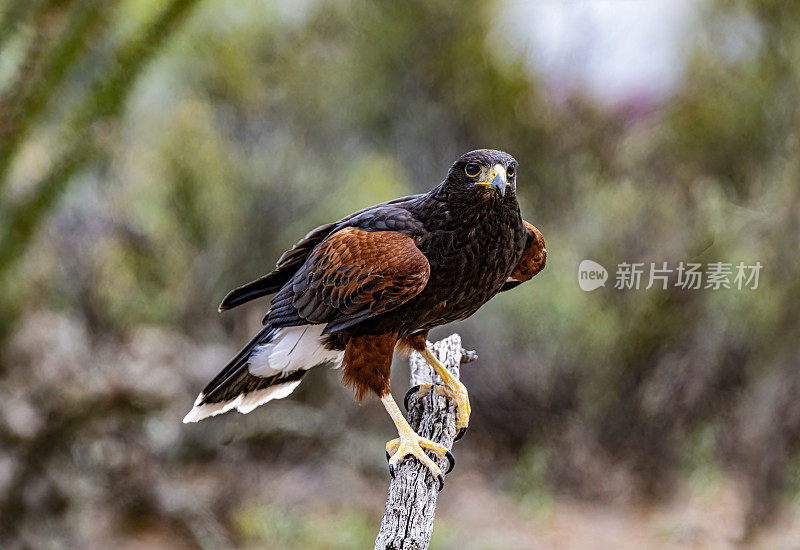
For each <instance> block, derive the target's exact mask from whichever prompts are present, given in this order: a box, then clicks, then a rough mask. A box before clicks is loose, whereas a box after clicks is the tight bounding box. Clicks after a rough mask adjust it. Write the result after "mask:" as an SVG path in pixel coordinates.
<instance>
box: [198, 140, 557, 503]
mask: <svg viewBox="0 0 800 550" xmlns="http://www.w3.org/2000/svg"><path fill="white" fill-rule="evenodd" d="M516 167H517V162H516V160H515V159H514V158H513V157H512V156H511V155H509V154H507V153H504V152H502V151H494V150H489V149H480V150H477V151H472V152H469V153H466V154H465V155H463V156H462V157H461V158H459V159H458V160H457V161H456V162H455V163H454V164H453V166H452V167H451V168H450V171H449V173H448V174H447V178H446V179H445V180H444V181H443V182H442V183H440V184H439V185H438V186H436V187H435V188H434V189H433V190H431V191H430V192H429V193H424V194H420V195H412V196H410V197H403V198H400V199H395V200H392V201H388V202H384V203H381V204H378V205H375V206H372V207H369V208H366V209H364V210H361V211H359V212H356V213H354V214H351V215H349V216H347V217H345V218H342V219H341V220H339V221H337V222H334V223H329V224H326V225H322V226H320V227H317V228H316V229H314V230H313V231H311V232H310V233H309V234H308V235H306V236H305V237H304V238H303V239H301V240H300V241H299V242H298V243H297V244H295V245H294V246H293V247H292V248H291V250H288V251H287V252H285V253H284V254H283V255H282V256H281V257H280V259H279V260H278V263H277V266H276V268H275V270H274V271H272V272H271V273H269V274H267V275H265V276H263V277H261V278H260V279H257V280H255V281H253V282H251V283H248V284H246V285H244V286H241V287H239V288H237V289H235V290H233V291H231V292H230V293H229V294H228V295H227V296H226V297H225V299H224V300H222V303H221V304H220V306H219V308H220V310H226V309H230V308H233V307H236V306H238V305H240V304H243V303H245V302H248V301H250V300H253V299H255V298H259V297H262V296H266V295H269V294H274V296H273V298H272V301H271V307H270V309H269V311H268V312H267V314H266V316H265V317H264V322H263V324H264V327H263V328H262V329H261V331H260V332H259V333H258V334H257V335H256V336H255V338H253V339H252V340H251V341H250V343H249V344H247V346H245V347H244V349H242V350H241V351H240V352H239V353H238V354H237V355H236V357H234V358H233V359H232V360H231V362H230V363H228V365H227V366H226V367H225V368H224V369H223V370H222V371H221V372H220V373H219V374H218V375H217V377H216V378H214V379H213V380H212V381H211V382H210V383H209V384H208V385H207V386H206V388H205V389H204V390H203V392H202V393H201V394H200V395H199V396H198V397H197V400H196V401H195V404H194V407H193V408H192V410H191V411H190V412H189V414H187V415H186V417H185V418H184V420H183V421H184V422H196V421H198V420H201V419H203V418H206V417H208V416H213V415H216V414H220V413H223V412H225V411H228V410H230V409H237V410H238V411H239V412H242V413H248V412H250V411H252V410H253V409H255V408H256V407H258V406H259V405H262V404H264V403H266V402H267V401H270V400H271V399H280V398H283V397H286V396H287V395H289V394H290V393H292V391H293V390H294V389H295V388H296V387H297V385H298V384H299V383H300V381H301V380H302V379H303V376H305V375H306V373H307V372H308V370H309V369H311V368H314V367H317V366H320V365H326V364H327V365H334V366H340V365H341V366H343V379H344V382H345V384H347V385H349V386H352V387H353V388H354V390H355V394H356V397H357V398H358V399H361V398H363V397H364V396H365V395H366V394H368V393H374V394H376V395H377V396H378V397H379V398H380V400H381V401H382V402H383V404H384V406H385V407H386V410H387V411H388V412H389V415H390V416H391V417H392V420H393V421H394V423H395V425H396V426H397V430H398V434H399V436H400V437H399V438H398V439H394V440H392V441H390V442H389V443H387V445H386V449H387V453H389V454H390V455H391V457H390V461H389V467H390V471H392V472H393V468H394V467H395V466H396V465H397V464H398V463H399V461H400V460H402V459H403V457H404V456H406V455H408V454H411V455H413V456H416V457H417V458H418V459H419V460H420V461H422V462H423V463H424V464H425V465H426V466H427V467H428V468H429V469H430V470H431V471H432V473H433V474H434V475H436V476H437V477H438V478H439V482H440V488H441V485H442V484H443V483H444V481H443V477H442V472H441V470H440V468H439V466H437V465H436V463H435V462H433V460H431V459H430V458H429V457H428V456H427V455H426V454H425V452H424V451H423V449H428V450H431V451H433V452H435V453H436V454H438V455H447V456H448V458H451V457H452V455H451V454H450V452H449V451H448V450H447V449H446V448H445V447H444V446H443V445H440V444H437V443H434V442H432V441H430V440H428V439H424V438H422V437H420V436H418V435H417V434H416V433H415V432H414V431H413V430H412V428H411V426H409V424H408V422H407V421H406V420H405V418H404V417H403V415H402V413H401V412H400V410H399V409H398V407H397V404H396V403H395V401H394V399H393V398H392V394H391V393H390V391H389V374H390V369H391V364H392V356H393V353H394V352H395V350H397V349H406V350H409V349H411V350H416V351H419V352H420V353H421V354H422V355H423V357H425V359H426V360H427V361H428V362H429V363H430V364H431V366H432V367H433V368H434V369H435V371H436V372H437V373H438V374H439V376H440V377H441V378H442V381H443V382H444V383H445V387H444V393H445V394H446V395H448V396H450V397H452V398H453V399H454V400H455V403H456V406H457V420H456V428H457V429H458V430H459V436H460V435H462V434H463V432H464V430H465V429H466V427H467V424H468V423H469V415H470V405H469V399H468V397H467V389H466V387H465V386H464V385H463V384H462V383H461V382H459V381H458V380H457V379H456V378H455V377H453V376H452V375H451V374H450V372H449V371H447V369H445V368H444V366H442V365H441V364H440V363H439V362H438V361H437V359H436V358H435V357H434V355H433V354H432V353H431V352H430V351H429V350H428V349H427V346H426V337H427V334H428V331H429V330H430V329H432V328H434V327H437V326H439V325H443V324H445V323H449V322H451V321H457V320H460V319H465V318H467V317H469V316H470V315H472V314H473V313H475V311H477V309H478V308H479V307H481V306H482V305H483V304H484V303H486V302H487V301H488V300H489V299H490V298H492V297H493V296H494V295H495V294H497V293H498V292H502V291H504V290H508V289H510V288H513V287H514V286H517V285H519V284H520V283H522V282H524V281H527V280H528V279H530V278H531V277H533V276H534V275H536V274H537V273H538V272H539V271H541V270H542V269H543V268H544V265H545V260H546V256H547V251H546V250H545V247H544V239H543V237H542V234H541V233H540V232H539V230H538V229H536V228H535V227H534V226H533V225H531V224H529V223H528V222H526V221H524V220H523V219H522V216H521V215H520V210H519V204H518V203H517V197H516ZM427 389H429V388H427Z"/></svg>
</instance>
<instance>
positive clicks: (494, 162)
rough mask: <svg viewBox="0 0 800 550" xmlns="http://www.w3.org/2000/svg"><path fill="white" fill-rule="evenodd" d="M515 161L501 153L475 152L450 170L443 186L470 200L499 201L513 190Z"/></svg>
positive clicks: (514, 187)
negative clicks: (474, 198)
mask: <svg viewBox="0 0 800 550" xmlns="http://www.w3.org/2000/svg"><path fill="white" fill-rule="evenodd" d="M516 171H517V161H516V159H515V158H514V157H512V156H511V155H509V154H508V153H504V152H503V151H495V150H494V149H477V150H475V151H470V152H469V153H465V154H463V155H461V157H460V158H459V159H458V160H457V161H455V163H453V166H451V167H450V172H449V173H448V174H447V179H446V180H445V185H446V186H448V187H449V188H450V189H454V190H458V191H459V192H461V193H464V194H469V195H471V196H473V197H484V198H490V197H494V198H500V199H502V198H503V197H505V195H506V193H508V192H509V191H510V194H512V195H515V194H516V191H517V180H516V176H517V174H516Z"/></svg>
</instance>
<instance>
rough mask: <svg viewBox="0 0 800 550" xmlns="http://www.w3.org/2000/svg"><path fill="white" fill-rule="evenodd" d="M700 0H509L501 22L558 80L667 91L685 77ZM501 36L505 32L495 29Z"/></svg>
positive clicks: (628, 91) (595, 88) (619, 90)
mask: <svg viewBox="0 0 800 550" xmlns="http://www.w3.org/2000/svg"><path fill="white" fill-rule="evenodd" d="M701 5H702V3H700V2H697V1H692V0H533V1H528V2H521V1H514V0H509V1H508V2H507V4H506V9H505V11H504V13H503V15H502V17H501V19H502V21H501V24H500V25H499V26H498V31H500V32H499V33H498V34H502V35H503V36H502V39H503V42H505V43H506V44H518V45H519V47H520V48H522V49H523V50H524V53H525V55H526V56H527V57H528V59H529V60H530V62H531V65H532V67H533V68H534V70H535V71H536V72H537V73H538V74H542V75H544V77H545V78H546V80H547V81H548V83H549V84H551V85H554V86H556V87H567V88H575V87H583V88H586V89H588V90H589V91H590V92H592V93H593V94H595V95H596V96H598V97H599V98H600V99H604V100H608V101H616V100H620V99H625V98H627V97H630V96H633V95H639V94H648V95H652V96H658V97H662V96H664V95H666V94H668V93H669V92H670V91H672V90H673V89H674V87H675V85H676V84H677V82H678V81H679V79H680V77H681V70H682V65H683V56H684V54H685V53H686V52H685V50H684V48H685V46H687V45H689V44H690V43H691V42H692V36H691V32H692V25H693V23H694V17H695V15H696V13H697V12H698V11H699V8H700V7H701ZM493 38H495V39H497V38H498V36H495V37H493Z"/></svg>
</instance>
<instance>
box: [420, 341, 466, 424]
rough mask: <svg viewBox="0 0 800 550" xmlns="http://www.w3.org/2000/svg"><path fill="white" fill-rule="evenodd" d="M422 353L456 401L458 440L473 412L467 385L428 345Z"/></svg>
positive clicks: (447, 394)
mask: <svg viewBox="0 0 800 550" xmlns="http://www.w3.org/2000/svg"><path fill="white" fill-rule="evenodd" d="M420 354H421V355H422V357H424V358H425V360H426V361H427V362H428V364H429V365H430V366H431V367H433V370H435V371H436V374H438V375H439V377H440V378H441V379H442V382H444V386H445V387H444V394H445V395H446V396H447V397H449V398H451V399H453V400H454V401H455V402H456V430H457V433H458V435H456V440H459V439H461V436H462V435H464V432H465V431H467V426H469V415H470V413H471V412H472V407H471V406H470V404H469V395H467V387H466V386H465V385H464V384H462V383H461V382H460V381H459V380H458V378H456V377H455V376H453V373H451V372H450V371H449V370H447V368H446V367H445V366H444V365H442V364H441V363H440V362H439V360H438V359H437V358H436V356H435V355H434V354H433V353H432V352H431V350H430V349H429V348H428V347H427V346H426V347H425V350H424V351H421V352H420ZM437 390H438V388H437Z"/></svg>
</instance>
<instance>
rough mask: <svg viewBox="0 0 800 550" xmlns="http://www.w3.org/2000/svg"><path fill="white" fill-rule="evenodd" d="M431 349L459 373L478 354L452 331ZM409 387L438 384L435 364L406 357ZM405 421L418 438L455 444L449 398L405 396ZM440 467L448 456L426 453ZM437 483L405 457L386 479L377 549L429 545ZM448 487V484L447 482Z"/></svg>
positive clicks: (417, 356)
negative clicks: (406, 410)
mask: <svg viewBox="0 0 800 550" xmlns="http://www.w3.org/2000/svg"><path fill="white" fill-rule="evenodd" d="M428 347H430V348H431V349H432V351H433V353H434V355H436V357H437V358H438V359H439V361H441V362H442V364H443V365H444V366H445V367H447V369H448V370H449V371H450V372H452V373H453V374H454V375H455V376H456V378H458V377H459V366H460V365H461V364H462V363H467V362H469V361H472V360H474V359H476V358H477V355H476V354H475V352H472V351H466V350H464V349H463V348H462V347H461V337H460V336H459V335H458V334H453V335H451V336H449V337H447V338H445V339H444V340H441V341H439V342H436V343H435V344H433V345H431V343H430V342H428ZM409 365H410V367H411V386H412V387H413V386H416V385H417V384H425V383H433V384H440V385H441V384H442V380H441V378H439V376H438V375H437V374H436V373H435V372H434V371H433V368H431V366H430V365H429V364H428V363H427V361H425V359H423V358H422V356H421V355H420V354H419V353H417V352H413V353H412V354H411V356H410V358H409ZM408 422H409V424H411V427H412V428H413V429H414V431H416V432H417V433H418V434H419V435H421V436H422V437H426V438H428V439H430V440H431V441H435V442H437V443H441V444H443V445H444V446H445V447H447V448H448V449H452V447H453V439H455V436H456V415H455V404H454V403H453V401H452V400H450V399H447V398H445V397H442V396H440V395H438V394H436V392H434V391H431V392H428V394H427V395H426V396H424V397H422V398H418V397H417V396H416V395H412V396H411V397H410V398H409V400H408ZM427 452H428V455H429V456H430V457H431V458H432V459H433V460H434V461H436V463H437V464H438V465H439V467H440V468H441V469H442V471H445V470H446V469H447V459H445V458H444V457H438V456H436V455H435V454H433V453H432V452H430V451H427ZM438 485H439V483H438V481H437V480H436V478H435V477H434V476H433V475H432V474H431V473H430V471H429V470H428V469H427V468H426V467H425V466H423V465H422V463H420V462H419V460H417V459H416V458H414V457H411V456H407V457H406V458H405V459H404V460H403V461H402V462H401V463H400V464H399V466H398V468H397V470H396V476H395V478H394V479H393V480H392V481H391V482H390V483H389V496H388V497H387V499H386V511H385V513H384V515H383V521H382V522H381V528H380V531H379V532H378V538H377V539H376V540H375V550H421V549H424V548H428V544H429V543H430V540H431V535H432V534H433V520H434V514H435V512H436V498H437V497H438V494H439V493H438V491H437V489H438ZM445 487H447V484H445Z"/></svg>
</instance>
